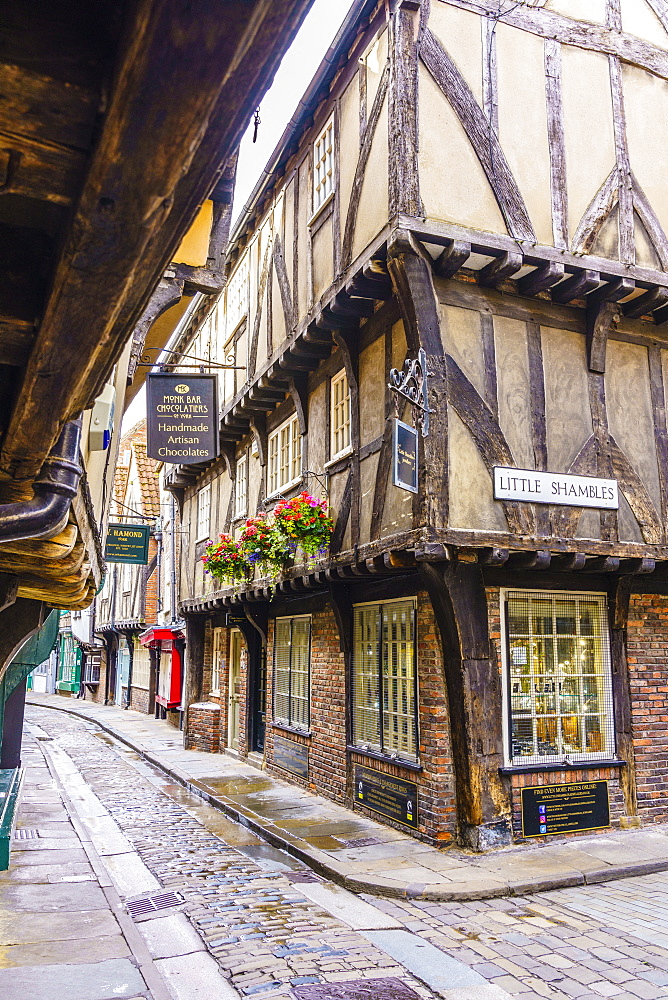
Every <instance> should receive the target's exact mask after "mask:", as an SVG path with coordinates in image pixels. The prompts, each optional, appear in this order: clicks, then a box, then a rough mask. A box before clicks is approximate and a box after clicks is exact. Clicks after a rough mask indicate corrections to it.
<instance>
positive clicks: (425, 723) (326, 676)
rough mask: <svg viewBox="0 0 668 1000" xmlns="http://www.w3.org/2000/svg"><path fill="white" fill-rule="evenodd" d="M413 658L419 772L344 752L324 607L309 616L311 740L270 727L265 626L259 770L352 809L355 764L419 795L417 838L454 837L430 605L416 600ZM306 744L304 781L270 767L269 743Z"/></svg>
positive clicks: (334, 649) (341, 685) (331, 624)
mask: <svg viewBox="0 0 668 1000" xmlns="http://www.w3.org/2000/svg"><path fill="white" fill-rule="evenodd" d="M417 660H418V678H419V680H418V684H419V697H418V701H419V709H418V711H419V728H420V735H419V741H420V742H419V746H420V764H421V770H417V771H416V770H415V769H413V768H410V767H405V766H402V765H401V764H399V763H396V762H393V761H379V760H376V759H375V758H370V757H368V756H367V755H365V754H364V753H355V752H352V753H351V754H350V761H349V762H348V754H347V751H346V739H347V733H346V680H345V663H344V656H343V653H341V651H340V649H339V633H338V628H337V625H336V620H335V618H334V614H333V612H332V611H331V609H329V608H326V609H325V610H323V611H321V612H319V613H317V614H313V615H312V622H311V735H310V736H304V735H302V734H298V733H292V732H288V731H286V730H285V729H283V728H282V727H280V726H273V725H272V724H271V718H272V715H271V712H272V681H273V669H272V665H273V623H270V628H269V645H268V665H269V666H268V671H267V674H268V676H267V740H266V760H267V770H268V771H273V772H274V773H276V774H277V775H280V776H281V777H282V778H284V779H286V780H288V781H291V782H294V783H295V784H299V785H302V786H303V787H306V788H310V789H311V790H312V791H315V792H317V793H319V794H322V795H325V796H327V798H331V799H333V800H334V801H337V802H342V803H345V804H347V805H349V806H352V805H353V802H354V799H353V794H352V793H353V789H352V773H353V769H354V765H355V763H360V764H364V765H365V766H366V767H370V768H373V769H375V770H377V771H381V772H383V773H385V774H391V775H395V776H397V777H400V778H403V779H404V780H406V781H412V782H415V783H416V784H417V785H418V789H419V821H420V825H419V830H418V836H419V837H421V838H422V839H425V840H430V841H434V842H439V843H443V842H447V841H449V840H451V839H453V838H454V835H455V824H456V805H455V790H454V775H453V767H452V754H451V748H450V730H449V723H448V711H447V701H446V694H445V682H444V675H443V664H442V657H441V648H440V641H439V638H438V633H437V629H436V623H435V621H434V617H433V613H432V609H431V603H430V601H429V598H428V597H427V595H426V593H420V594H419V595H418V613H417ZM276 735H278V736H281V737H282V738H283V739H286V740H291V741H292V742H294V743H301V744H304V743H305V744H307V745H308V746H309V778H308V781H307V780H305V779H302V778H300V777H298V776H297V775H294V774H292V773H290V772H286V771H284V770H283V769H282V768H279V767H277V766H276V765H275V764H274V756H273V750H274V737H275V736H276ZM356 808H359V809H360V811H361V812H364V813H365V814H366V815H368V816H370V817H371V818H373V819H375V820H378V821H379V822H382V823H387V824H388V825H390V826H397V828H398V829H402V830H405V827H403V826H400V825H397V824H395V823H393V822H392V821H391V820H389V819H387V818H385V817H382V816H379V815H378V813H374V812H372V811H370V810H365V809H364V808H363V807H358V806H356Z"/></svg>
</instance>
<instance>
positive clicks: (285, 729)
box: [271, 722, 312, 739]
mask: <svg viewBox="0 0 668 1000" xmlns="http://www.w3.org/2000/svg"><path fill="white" fill-rule="evenodd" d="M271 728H272V729H280V731H281V732H282V733H292V734H293V735H294V736H306V737H308V739H311V735H312V734H311V730H310V729H297V727H296V726H287V725H286V724H285V723H284V722H272V724H271Z"/></svg>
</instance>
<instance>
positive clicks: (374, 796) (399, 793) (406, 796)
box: [355, 764, 418, 830]
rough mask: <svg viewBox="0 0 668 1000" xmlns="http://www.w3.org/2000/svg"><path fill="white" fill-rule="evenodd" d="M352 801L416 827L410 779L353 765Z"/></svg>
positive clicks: (414, 791) (415, 800)
mask: <svg viewBox="0 0 668 1000" xmlns="http://www.w3.org/2000/svg"><path fill="white" fill-rule="evenodd" d="M355 802H357V804H358V805H362V806H366V808H367V809H372V810H373V812H377V813H380V815H381V816H387V817H388V818H389V819H393V820H395V821H396V822H397V823H403V824H404V826H410V827H411V829H413V830H417V826H418V787H417V785H416V784H414V783H413V782H412V781H404V780H403V778H397V777H396V776H395V775H394V774H383V773H382V772H381V771H374V770H373V769H372V768H370V767H362V765H361V764H356V765H355Z"/></svg>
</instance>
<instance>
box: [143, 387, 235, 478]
mask: <svg viewBox="0 0 668 1000" xmlns="http://www.w3.org/2000/svg"><path fill="white" fill-rule="evenodd" d="M217 383H218V379H217V377H216V376H215V375H183V374H181V375H165V374H163V373H154V372H151V374H150V375H148V376H147V378H146V426H147V438H148V440H147V448H146V452H147V454H148V456H149V458H155V459H157V461H158V462H170V463H171V464H172V465H195V464H197V463H198V462H210V461H212V460H213V459H214V458H217V457H218V384H217Z"/></svg>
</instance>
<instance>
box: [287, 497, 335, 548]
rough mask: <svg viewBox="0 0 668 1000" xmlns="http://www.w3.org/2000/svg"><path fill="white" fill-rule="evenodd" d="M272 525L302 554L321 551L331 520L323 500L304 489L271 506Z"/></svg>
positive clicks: (327, 538) (328, 536)
mask: <svg viewBox="0 0 668 1000" xmlns="http://www.w3.org/2000/svg"><path fill="white" fill-rule="evenodd" d="M274 529H275V530H276V531H278V532H279V533H280V534H281V535H283V537H284V538H285V539H286V541H288V542H292V543H293V544H295V545H297V546H299V548H301V550H302V551H303V552H304V553H305V554H306V555H309V556H315V555H324V553H325V552H326V551H327V549H328V548H329V543H330V541H331V537H332V532H333V531H334V522H333V520H332V519H331V517H330V516H329V515H328V513H327V501H326V500H316V499H315V497H312V496H311V494H310V493H306V492H304V493H300V494H299V496H296V497H293V498H292V500H279V502H278V503H277V504H276V507H275V508H274Z"/></svg>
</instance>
